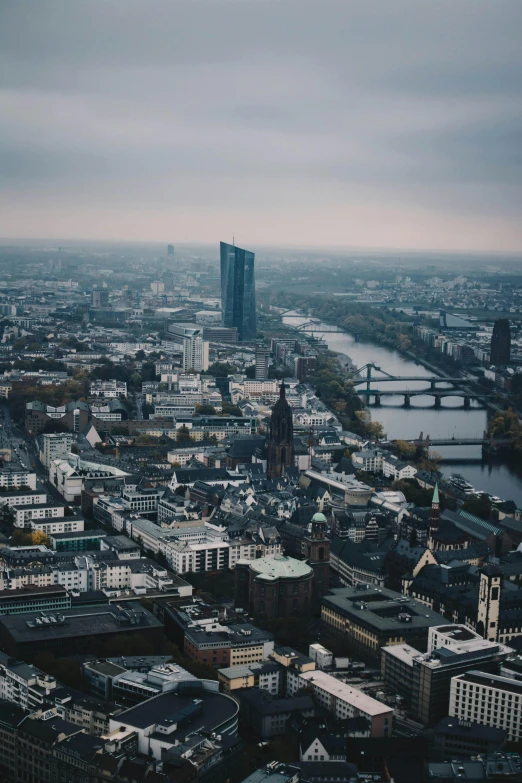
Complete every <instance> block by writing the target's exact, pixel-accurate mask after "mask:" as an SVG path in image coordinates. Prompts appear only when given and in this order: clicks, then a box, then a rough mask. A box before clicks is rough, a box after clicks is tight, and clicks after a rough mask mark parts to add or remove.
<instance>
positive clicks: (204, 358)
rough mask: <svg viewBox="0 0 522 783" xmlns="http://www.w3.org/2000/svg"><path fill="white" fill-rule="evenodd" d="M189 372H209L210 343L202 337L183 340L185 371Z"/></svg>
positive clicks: (197, 336) (196, 336)
mask: <svg viewBox="0 0 522 783" xmlns="http://www.w3.org/2000/svg"><path fill="white" fill-rule="evenodd" d="M187 370H195V371H196V372H201V371H203V370H208V342H207V341H206V340H203V338H202V337H201V335H195V336H194V337H186V338H184V340H183V371H184V372H187Z"/></svg>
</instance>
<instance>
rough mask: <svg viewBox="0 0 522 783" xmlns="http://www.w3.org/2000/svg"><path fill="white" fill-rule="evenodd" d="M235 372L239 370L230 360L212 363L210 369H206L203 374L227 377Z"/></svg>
mask: <svg viewBox="0 0 522 783" xmlns="http://www.w3.org/2000/svg"><path fill="white" fill-rule="evenodd" d="M235 372H237V367H236V365H235V364H230V363H229V362H215V363H214V364H211V365H210V367H209V368H208V370H205V371H204V372H203V373H202V375H213V376H214V377H215V378H227V377H228V376H229V375H233V374H234V373H235Z"/></svg>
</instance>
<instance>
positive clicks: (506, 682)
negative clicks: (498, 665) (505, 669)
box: [452, 671, 522, 696]
mask: <svg viewBox="0 0 522 783" xmlns="http://www.w3.org/2000/svg"><path fill="white" fill-rule="evenodd" d="M452 679H453V680H460V682H469V683H474V684H475V685H483V686H484V687H486V688H496V689H497V690H500V691H509V692H510V693H515V694H517V695H518V696H522V682H520V681H519V680H512V679H511V678H509V677H499V676H498V675H497V674H488V673H487V672H479V671H470V672H466V674H459V675H458V677H453V678H452Z"/></svg>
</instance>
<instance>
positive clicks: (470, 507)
mask: <svg viewBox="0 0 522 783" xmlns="http://www.w3.org/2000/svg"><path fill="white" fill-rule="evenodd" d="M462 510H463V511H468V512H469V513H470V514H474V515H475V516H476V517H480V518H481V519H485V520H486V521H487V522H488V521H489V520H490V518H491V501H490V499H489V497H488V496H487V495H486V494H485V493H484V494H482V495H479V497H476V498H470V499H469V500H466V502H465V503H463V504H462Z"/></svg>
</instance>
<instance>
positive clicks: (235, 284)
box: [220, 242, 256, 340]
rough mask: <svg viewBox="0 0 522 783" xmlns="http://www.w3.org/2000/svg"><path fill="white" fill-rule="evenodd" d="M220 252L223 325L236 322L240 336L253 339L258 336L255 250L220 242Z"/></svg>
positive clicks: (234, 324) (228, 325)
mask: <svg viewBox="0 0 522 783" xmlns="http://www.w3.org/2000/svg"><path fill="white" fill-rule="evenodd" d="M220 255H221V307H222V309H223V326H225V327H228V328H231V327H234V326H235V327H236V328H237V333H238V338H239V340H253V339H254V338H255V336H256V285H255V276H254V259H255V254H254V253H251V252H250V250H243V249H242V248H240V247H236V246H235V245H229V244H227V243H226V242H221V244H220Z"/></svg>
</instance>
